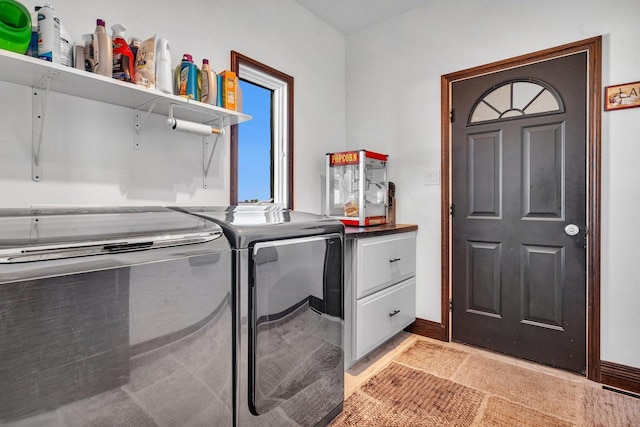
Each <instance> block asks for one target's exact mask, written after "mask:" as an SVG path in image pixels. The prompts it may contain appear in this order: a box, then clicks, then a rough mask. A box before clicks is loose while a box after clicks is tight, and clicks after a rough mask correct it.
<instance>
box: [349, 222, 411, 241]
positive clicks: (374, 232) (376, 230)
mask: <svg viewBox="0 0 640 427" xmlns="http://www.w3.org/2000/svg"><path fill="white" fill-rule="evenodd" d="M417 230H418V226H417V225H416V224H382V225H372V226H369V227H354V226H351V225H347V226H345V227H344V235H345V237H346V238H347V239H355V238H357V237H373V236H384V235H386V234H395V233H407V232H409V231H417Z"/></svg>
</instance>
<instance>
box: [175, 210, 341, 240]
mask: <svg viewBox="0 0 640 427" xmlns="http://www.w3.org/2000/svg"><path fill="white" fill-rule="evenodd" d="M174 209H176V210H179V211H182V212H186V213H190V214H193V215H197V216H198V217H201V218H204V219H210V220H213V221H215V222H216V223H218V224H219V225H220V226H221V227H222V229H223V231H224V234H225V236H226V237H227V239H228V240H229V243H231V246H232V247H234V248H236V249H241V248H247V247H248V246H249V245H250V244H251V243H252V242H257V241H270V240H280V239H290V238H294V237H305V236H315V235H320V234H328V233H340V234H342V235H344V225H343V224H342V223H341V222H340V221H339V220H337V219H335V218H330V217H327V216H323V215H317V214H312V213H307V212H300V211H295V210H291V209H286V208H283V207H281V206H279V205H275V204H268V205H237V206H188V207H176V208H174Z"/></svg>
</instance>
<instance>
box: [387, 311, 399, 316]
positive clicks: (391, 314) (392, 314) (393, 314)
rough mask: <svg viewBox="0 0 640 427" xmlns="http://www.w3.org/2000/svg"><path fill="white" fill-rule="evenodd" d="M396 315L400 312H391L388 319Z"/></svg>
mask: <svg viewBox="0 0 640 427" xmlns="http://www.w3.org/2000/svg"><path fill="white" fill-rule="evenodd" d="M398 313H400V310H393V313H389V317H393V316H395V315H396V314H398Z"/></svg>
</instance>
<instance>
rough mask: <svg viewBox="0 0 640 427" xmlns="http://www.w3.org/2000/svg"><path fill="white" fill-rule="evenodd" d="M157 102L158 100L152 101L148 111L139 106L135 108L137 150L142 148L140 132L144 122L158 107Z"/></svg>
mask: <svg viewBox="0 0 640 427" xmlns="http://www.w3.org/2000/svg"><path fill="white" fill-rule="evenodd" d="M157 104H158V101H155V102H152V103H151V105H149V109H148V110H147V111H143V110H139V109H137V108H136V109H134V110H133V114H134V130H135V132H134V133H133V148H134V149H135V150H139V149H140V134H141V133H142V131H143V129H144V124H145V123H146V122H147V119H148V118H149V116H150V115H151V113H153V109H154V108H156V105H157Z"/></svg>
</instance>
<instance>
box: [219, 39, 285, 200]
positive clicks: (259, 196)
mask: <svg viewBox="0 0 640 427" xmlns="http://www.w3.org/2000/svg"><path fill="white" fill-rule="evenodd" d="M231 70H232V71H234V72H235V73H236V74H237V76H238V79H239V81H240V87H241V90H242V104H243V112H244V113H246V114H249V115H251V116H253V120H250V121H248V122H245V123H241V124H239V125H237V126H233V127H232V129H231V138H230V144H231V156H230V157H231V194H230V199H231V200H230V202H231V204H232V205H235V204H238V203H255V202H264V201H270V202H273V203H278V204H281V205H283V206H286V207H288V208H291V209H293V77H291V76H289V75H287V74H284V73H282V72H280V71H277V70H275V69H273V68H271V67H268V66H266V65H264V64H261V63H259V62H257V61H255V60H253V59H250V58H248V57H246V56H244V55H241V54H239V53H237V52H234V51H232V52H231Z"/></svg>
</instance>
